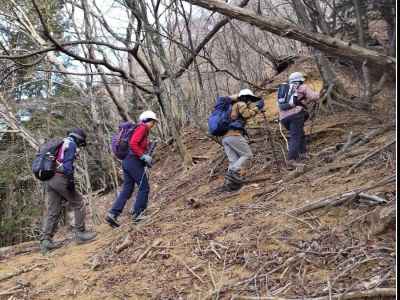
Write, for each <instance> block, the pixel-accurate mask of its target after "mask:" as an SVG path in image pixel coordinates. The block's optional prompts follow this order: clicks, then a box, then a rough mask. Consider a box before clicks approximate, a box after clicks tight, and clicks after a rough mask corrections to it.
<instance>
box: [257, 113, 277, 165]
mask: <svg viewBox="0 0 400 300" xmlns="http://www.w3.org/2000/svg"><path fill="white" fill-rule="evenodd" d="M261 113H262V115H263V117H264V123H265V130H266V131H267V139H269V144H270V145H271V151H272V157H273V159H274V161H275V166H276V168H277V169H278V171H279V173H280V172H281V168H280V164H279V162H278V159H277V156H276V152H275V147H274V140H273V139H272V133H271V130H270V128H269V125H268V120H267V117H266V116H265V111H262V112H261Z"/></svg>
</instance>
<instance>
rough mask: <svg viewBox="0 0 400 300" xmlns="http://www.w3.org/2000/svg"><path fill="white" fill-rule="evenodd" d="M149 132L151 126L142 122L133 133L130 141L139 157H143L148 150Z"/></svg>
mask: <svg viewBox="0 0 400 300" xmlns="http://www.w3.org/2000/svg"><path fill="white" fill-rule="evenodd" d="M148 134H149V128H148V127H147V126H146V125H144V124H140V125H139V126H138V127H137V128H136V130H135V132H134V133H133V134H132V137H131V139H130V141H129V146H130V147H131V150H132V152H133V153H134V154H135V155H136V156H137V157H141V156H142V155H143V154H144V153H145V152H146V150H147V145H148V141H147V136H148Z"/></svg>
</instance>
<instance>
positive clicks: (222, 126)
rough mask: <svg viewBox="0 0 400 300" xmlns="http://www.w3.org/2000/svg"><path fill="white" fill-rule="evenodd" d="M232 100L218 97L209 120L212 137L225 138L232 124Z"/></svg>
mask: <svg viewBox="0 0 400 300" xmlns="http://www.w3.org/2000/svg"><path fill="white" fill-rule="evenodd" d="M231 111H232V99H231V98H229V97H218V98H217V103H216V104H215V107H214V110H213V112H212V113H211V115H210V116H209V118H208V131H209V133H210V134H211V135H215V136H223V135H224V134H225V133H226V132H227V131H228V130H229V125H230V123H231Z"/></svg>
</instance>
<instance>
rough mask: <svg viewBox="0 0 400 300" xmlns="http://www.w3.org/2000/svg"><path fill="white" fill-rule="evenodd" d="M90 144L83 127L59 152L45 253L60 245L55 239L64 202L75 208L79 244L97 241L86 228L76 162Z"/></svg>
mask: <svg viewBox="0 0 400 300" xmlns="http://www.w3.org/2000/svg"><path fill="white" fill-rule="evenodd" d="M85 146H86V134H85V132H84V131H83V130H82V129H81V128H75V129H72V130H71V131H69V133H68V136H67V137H66V138H64V140H63V143H62V144H61V146H60V148H59V149H58V150H57V152H56V162H57V164H58V167H57V170H56V174H55V175H54V176H53V177H52V178H51V179H50V180H49V181H48V183H47V191H48V210H47V216H46V222H45V225H44V228H43V234H42V238H41V241H40V247H41V250H42V252H43V253H46V252H47V251H49V250H52V249H55V248H58V247H60V244H57V243H55V242H53V236H54V235H55V233H56V231H57V226H58V222H59V221H60V217H61V210H62V206H63V203H64V202H67V203H68V205H69V207H70V208H71V209H72V210H73V211H74V214H75V218H74V219H75V224H74V225H73V232H74V236H75V240H76V242H77V243H83V242H87V241H90V240H93V239H94V238H95V236H96V234H95V233H94V232H89V231H86V228H85V204H84V202H83V199H82V195H81V194H80V193H79V192H78V191H77V190H76V189H75V180H74V170H75V169H74V162H75V159H76V156H77V150H78V148H80V147H85Z"/></svg>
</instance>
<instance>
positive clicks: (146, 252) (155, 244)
mask: <svg viewBox="0 0 400 300" xmlns="http://www.w3.org/2000/svg"><path fill="white" fill-rule="evenodd" d="M160 244H161V240H160V239H156V240H155V241H153V243H152V244H151V245H150V246H149V247H147V248H146V250H144V252H143V253H142V254H140V255H139V256H138V258H137V259H136V262H140V261H141V260H142V259H143V258H144V257H145V256H146V255H147V254H148V253H149V252H150V250H151V249H152V248H153V247H156V246H158V245H160Z"/></svg>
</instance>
